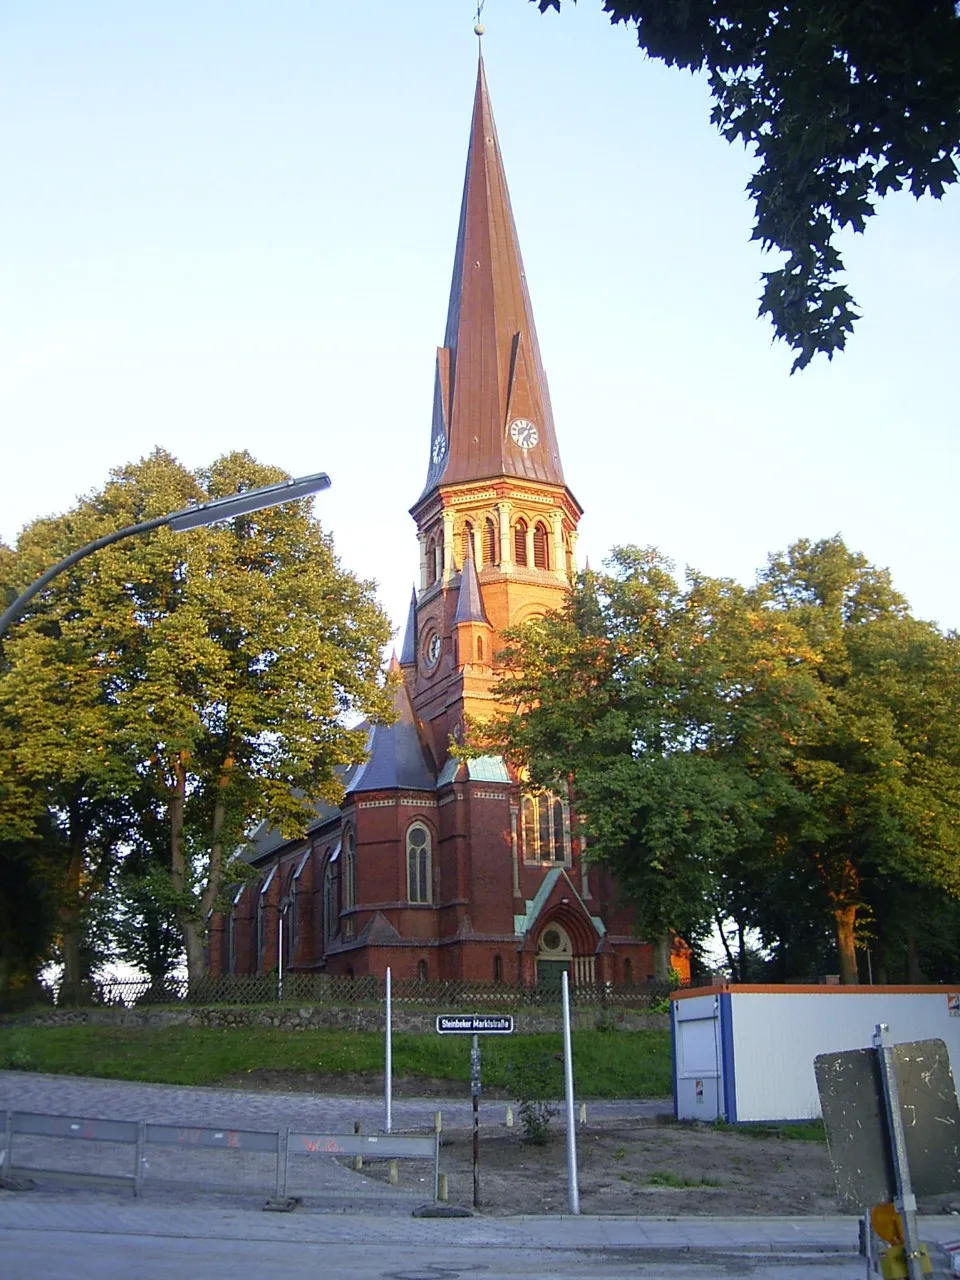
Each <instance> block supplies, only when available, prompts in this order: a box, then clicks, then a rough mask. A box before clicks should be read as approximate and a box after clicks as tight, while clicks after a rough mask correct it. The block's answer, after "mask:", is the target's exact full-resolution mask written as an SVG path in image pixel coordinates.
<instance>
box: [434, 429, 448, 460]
mask: <svg viewBox="0 0 960 1280" xmlns="http://www.w3.org/2000/svg"><path fill="white" fill-rule="evenodd" d="M446 452H447V442H446V439H445V438H444V437H443V436H442V435H441V436H437V438H436V440H434V442H433V461H434V463H439V462H442V461H443V455H444V454H445V453H446Z"/></svg>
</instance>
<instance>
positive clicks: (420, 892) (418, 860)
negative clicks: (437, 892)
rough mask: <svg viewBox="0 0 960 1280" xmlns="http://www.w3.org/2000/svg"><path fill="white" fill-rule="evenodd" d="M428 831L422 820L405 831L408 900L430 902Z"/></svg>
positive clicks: (431, 897)
mask: <svg viewBox="0 0 960 1280" xmlns="http://www.w3.org/2000/svg"><path fill="white" fill-rule="evenodd" d="M430 855H431V841H430V832H429V831H428V830H427V828H426V827H425V826H424V825H423V823H422V822H415V823H413V825H412V826H411V827H410V828H409V830H408V831H407V897H408V899H409V901H410V902H431V901H432V900H433V894H432V892H431V878H432V877H431V871H432V867H431V863H432V859H431V856H430Z"/></svg>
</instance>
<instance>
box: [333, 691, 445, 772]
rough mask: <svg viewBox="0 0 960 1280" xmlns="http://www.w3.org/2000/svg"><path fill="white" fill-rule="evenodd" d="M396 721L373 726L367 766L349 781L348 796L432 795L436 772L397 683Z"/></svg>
mask: <svg viewBox="0 0 960 1280" xmlns="http://www.w3.org/2000/svg"><path fill="white" fill-rule="evenodd" d="M394 705H395V707H396V709H397V719H396V720H395V721H394V723H393V724H386V725H385V724H378V725H374V726H373V728H372V729H371V730H370V737H369V738H368V740H367V753H368V754H367V762H366V764H362V765H361V766H360V768H359V769H358V770H357V772H356V774H355V775H354V777H353V778H352V780H351V782H350V784H349V786H348V787H347V791H348V792H352V791H380V790H393V789H396V788H400V787H402V788H404V789H405V790H406V789H408V790H411V791H434V790H436V786H437V771H436V768H435V766H434V764H433V761H432V760H431V759H430V755H429V752H428V751H427V749H426V747H425V746H424V744H423V742H422V740H421V738H420V731H419V729H418V728H417V718H416V716H415V715H414V713H413V707H412V705H411V703H410V695H409V694H408V693H407V687H406V685H405V684H404V683H403V682H402V681H400V682H399V683H398V684H397V685H396V689H395V693H394Z"/></svg>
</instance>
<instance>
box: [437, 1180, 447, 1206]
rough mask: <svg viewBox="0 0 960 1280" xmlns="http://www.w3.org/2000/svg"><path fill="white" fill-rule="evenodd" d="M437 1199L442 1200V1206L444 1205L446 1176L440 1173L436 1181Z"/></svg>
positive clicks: (445, 1199)
mask: <svg viewBox="0 0 960 1280" xmlns="http://www.w3.org/2000/svg"><path fill="white" fill-rule="evenodd" d="M437 1199H438V1200H442V1201H443V1202H444V1204H446V1201H447V1175H446V1174H445V1173H441V1175H440V1177H439V1179H438V1180H437Z"/></svg>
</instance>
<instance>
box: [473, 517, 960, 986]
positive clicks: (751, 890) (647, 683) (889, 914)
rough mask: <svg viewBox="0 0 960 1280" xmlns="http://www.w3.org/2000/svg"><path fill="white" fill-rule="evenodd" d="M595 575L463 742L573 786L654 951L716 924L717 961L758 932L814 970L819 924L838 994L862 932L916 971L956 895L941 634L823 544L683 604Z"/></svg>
mask: <svg viewBox="0 0 960 1280" xmlns="http://www.w3.org/2000/svg"><path fill="white" fill-rule="evenodd" d="M609 569H610V572H608V573H607V574H604V575H600V574H587V575H584V576H583V577H582V578H581V581H580V583H579V584H578V586H577V587H576V589H575V590H574V591H573V593H572V595H571V599H570V602H569V605H568V607H567V609H566V610H565V611H563V612H562V613H558V614H553V615H550V616H548V617H547V618H545V619H542V620H539V621H537V622H533V623H530V624H528V625H527V626H526V627H524V628H523V629H522V630H520V631H518V632H515V633H514V634H513V636H512V638H511V639H510V643H509V645H508V647H507V648H506V650H504V651H503V653H502V654H501V661H502V675H501V681H500V685H499V690H500V694H501V697H502V698H503V701H504V704H505V710H504V711H503V712H502V713H501V714H500V715H499V717H498V718H496V719H495V720H494V721H493V722H492V723H491V724H490V725H488V726H485V727H483V728H482V729H481V730H480V731H479V732H480V742H479V745H480V747H481V748H482V749H487V750H489V749H497V750H503V751H505V752H506V753H507V754H508V755H509V756H511V757H512V759H513V760H514V762H515V763H516V764H518V765H520V766H522V767H524V768H526V769H527V770H528V772H529V776H530V779H531V781H532V783H533V784H534V785H536V786H544V787H548V788H552V789H557V788H560V787H562V786H563V785H566V784H568V785H569V786H570V790H571V798H572V801H573V807H574V809H575V811H576V813H577V815H578V818H579V821H580V830H581V834H582V836H583V837H584V838H585V839H586V841H587V848H588V853H589V856H590V857H592V858H596V859H600V860H603V861H604V862H605V863H607V864H608V865H609V866H610V867H611V868H612V869H613V870H614V871H615V872H616V874H617V877H618V880H619V882H620V885H621V887H622V889H623V891H624V893H625V894H626V895H627V896H628V897H629V898H630V900H631V901H632V902H633V904H634V905H635V908H636V915H637V922H638V925H639V927H640V928H641V929H642V930H643V932H644V933H645V934H646V936H647V937H659V936H661V935H662V934H663V933H664V932H665V931H666V930H668V929H673V930H675V931H677V932H679V933H682V934H683V935H684V936H685V937H687V938H688V939H690V940H691V941H696V940H697V939H698V938H700V937H702V936H703V935H704V933H705V932H706V931H707V930H708V929H709V928H710V927H711V926H712V925H718V926H720V927H721V929H723V928H726V927H727V925H728V922H730V921H733V922H734V924H735V930H736V932H737V933H738V934H739V939H738V945H737V949H736V953H735V952H734V950H733V948H731V949H730V956H729V960H730V965H731V968H732V969H733V970H734V971H735V972H741V971H742V972H744V973H745V972H746V971H747V970H746V967H745V966H747V965H750V966H751V971H754V970H755V969H756V966H757V963H758V961H759V959H760V957H759V956H757V955H753V956H751V955H750V947H749V945H748V944H747V941H746V938H747V935H748V931H749V930H753V929H756V930H758V931H759V933H760V937H761V941H762V944H763V950H764V952H765V953H770V956H771V958H770V960H769V964H770V967H771V971H772V972H775V973H778V974H779V976H781V977H784V978H785V977H790V976H795V975H796V974H797V973H798V972H799V973H804V972H810V971H812V970H819V971H821V972H822V970H823V967H824V965H825V963H826V956H827V953H828V948H829V943H828V938H829V934H830V932H831V931H832V933H833V937H834V941H835V947H836V955H837V957H838V960H839V968H840V973H841V977H842V980H843V981H844V982H856V981H857V979H858V966H857V947H858V944H865V943H866V942H867V941H868V940H869V939H871V938H872V939H874V940H875V944H876V946H877V953H878V957H879V956H880V955H881V954H884V953H885V954H889V955H890V956H893V955H894V954H899V953H901V952H902V953H903V954H904V955H905V956H906V962H907V966H908V970H909V971H910V972H916V971H919V959H918V957H919V953H920V949H921V946H922V942H923V925H922V919H923V917H922V914H921V913H922V911H924V910H926V909H927V906H928V905H929V903H930V901H931V896H933V898H934V899H935V900H936V901H938V903H939V902H941V901H942V900H944V899H946V900H949V901H950V902H952V901H954V900H957V899H960V642H958V639H957V637H956V636H953V635H948V636H944V635H942V634H941V633H940V632H939V631H937V629H936V628H935V627H933V626H931V625H930V624H928V623H924V622H920V621H917V620H916V619H914V618H912V617H910V615H909V612H908V610H907V606H906V602H905V601H904V600H903V598H902V596H900V595H899V594H898V593H897V592H896V591H895V590H894V588H893V586H892V584H891V582H890V578H889V575H888V574H887V573H886V572H885V571H883V570H878V569H875V568H873V567H872V566H871V565H869V564H868V563H867V562H866V560H865V559H864V557H863V556H861V555H858V554H855V553H853V552H850V551H849V550H848V549H847V548H846V547H845V546H844V544H843V542H842V540H841V539H840V538H839V537H837V538H832V539H826V540H824V541H822V542H818V543H810V542H804V541H801V542H798V543H797V544H795V545H794V546H793V547H791V548H790V549H789V550H788V551H787V552H786V553H784V554H783V555H778V556H773V557H771V559H770V561H769V563H768V565H767V568H766V570H765V571H764V572H763V573H762V574H761V576H760V580H759V581H758V584H757V586H756V587H754V588H751V589H745V588H743V587H739V586H737V585H735V584H733V583H730V582H726V581H722V580H713V579H707V578H702V577H700V576H698V575H696V574H689V575H688V579H687V583H686V586H685V587H683V588H681V587H680V586H678V585H677V583H676V582H675V580H674V578H673V576H672V573H671V566H670V565H669V563H668V562H666V561H664V560H663V559H662V558H661V557H660V556H658V555H657V553H655V552H652V551H646V552H640V551H637V550H636V549H633V548H627V549H621V550H619V551H617V552H615V554H614V556H613V558H612V560H611V561H610V562H609ZM894 885H895V886H897V887H898V888H897V891H896V893H893V894H891V886H894ZM897 903H899V908H900V909H899V913H898V911H897ZM952 912H953V909H952V907H950V906H948V905H946V904H943V905H942V906H941V907H940V908H939V910H938V914H939V916H940V917H942V918H943V919H944V920H948V919H953V914H952ZM890 963H891V964H892V963H893V961H892V960H891V961H890ZM898 963H899V962H898ZM791 969H792V971H793V972H791Z"/></svg>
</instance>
